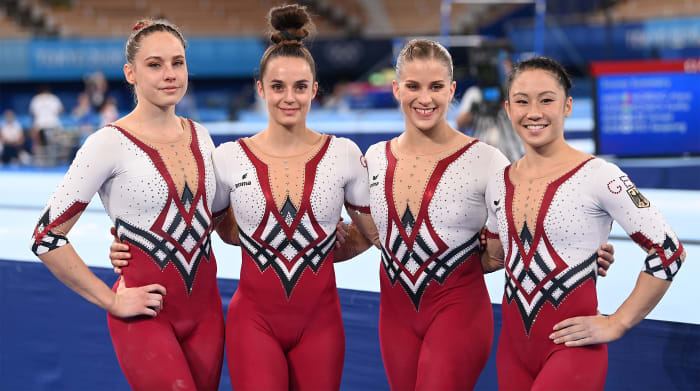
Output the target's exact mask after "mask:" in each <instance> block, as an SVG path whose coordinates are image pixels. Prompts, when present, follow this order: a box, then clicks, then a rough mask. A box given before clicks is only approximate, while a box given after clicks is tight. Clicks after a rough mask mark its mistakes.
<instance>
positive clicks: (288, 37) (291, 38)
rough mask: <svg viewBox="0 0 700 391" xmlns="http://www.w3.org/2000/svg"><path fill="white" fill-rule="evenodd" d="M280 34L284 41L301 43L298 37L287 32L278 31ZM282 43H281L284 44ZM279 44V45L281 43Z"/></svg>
mask: <svg viewBox="0 0 700 391" xmlns="http://www.w3.org/2000/svg"><path fill="white" fill-rule="evenodd" d="M280 34H282V36H283V37H284V38H285V39H284V41H296V42H301V39H299V38H298V37H296V36H294V35H292V34H291V33H290V32H289V31H280ZM284 41H282V42H284ZM282 42H280V43H282Z"/></svg>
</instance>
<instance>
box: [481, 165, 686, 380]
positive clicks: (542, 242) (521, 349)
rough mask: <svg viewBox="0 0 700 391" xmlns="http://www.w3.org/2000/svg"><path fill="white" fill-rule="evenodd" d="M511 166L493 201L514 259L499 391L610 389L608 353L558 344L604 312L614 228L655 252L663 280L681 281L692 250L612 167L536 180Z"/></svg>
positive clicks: (652, 260)
mask: <svg viewBox="0 0 700 391" xmlns="http://www.w3.org/2000/svg"><path fill="white" fill-rule="evenodd" d="M511 167H512V166H509V167H507V168H505V169H504V170H503V171H502V172H500V173H499V174H498V175H497V176H494V178H493V179H492V180H491V181H490V182H489V185H488V189H487V196H486V198H487V204H488V206H489V223H488V236H489V237H490V238H496V237H500V240H501V243H502V244H503V248H504V252H505V254H506V256H505V276H506V278H505V291H504V297H503V310H502V311H503V328H502V330H501V336H500V340H499V346H498V357H497V363H498V383H499V388H500V389H501V390H530V389H531V390H602V389H603V387H604V385H605V377H606V372H607V363H608V360H607V346H606V345H605V344H597V345H589V346H584V347H566V346H565V345H564V344H561V345H557V344H554V342H553V341H552V340H550V339H549V335H550V334H551V333H552V332H553V329H552V328H553V326H554V325H555V324H557V323H559V322H561V321H563V320H565V319H568V318H571V317H575V316H588V315H595V314H596V313H597V306H598V300H597V296H596V289H595V282H596V276H597V264H596V259H597V250H598V249H599V248H600V246H601V245H602V244H603V243H605V242H606V241H607V238H608V235H609V233H610V228H611V225H612V222H613V219H614V220H615V221H617V222H618V223H619V224H620V225H621V226H622V228H623V229H624V230H625V231H626V232H627V233H628V234H629V235H630V236H631V237H632V239H633V240H634V241H635V242H637V243H638V244H639V245H640V246H641V247H642V248H644V249H645V250H646V251H649V250H650V249H652V248H653V249H656V254H658V255H650V256H649V257H648V258H647V261H646V263H645V268H644V271H645V272H647V273H649V274H651V275H653V276H654V277H658V278H662V279H668V280H670V279H671V278H672V277H673V275H675V273H676V272H677V271H678V268H679V267H680V263H681V260H680V256H681V253H682V252H683V246H682V245H681V243H680V242H679V241H678V238H677V237H676V235H675V234H674V233H673V231H672V230H671V228H670V227H669V225H668V224H667V223H666V222H665V220H664V219H663V217H662V216H661V214H660V213H659V211H658V210H657V209H656V208H655V207H654V206H653V205H650V203H649V201H647V200H646V198H644V196H642V195H641V193H639V191H638V190H637V188H636V187H635V186H634V183H632V181H631V180H630V179H629V178H628V177H627V175H625V174H624V173H623V172H622V171H621V170H620V169H619V168H618V167H617V166H615V165H613V164H610V163H607V162H605V161H603V160H601V159H596V158H590V159H588V160H586V161H584V162H582V163H580V164H578V165H577V166H576V167H574V168H571V167H568V168H566V167H564V168H562V170H560V171H559V172H558V173H553V174H552V175H549V176H545V177H541V178H532V179H525V178H523V179H519V178H514V177H513V174H512V173H509V172H510V171H511ZM565 170H568V171H565ZM533 230H534V232H533Z"/></svg>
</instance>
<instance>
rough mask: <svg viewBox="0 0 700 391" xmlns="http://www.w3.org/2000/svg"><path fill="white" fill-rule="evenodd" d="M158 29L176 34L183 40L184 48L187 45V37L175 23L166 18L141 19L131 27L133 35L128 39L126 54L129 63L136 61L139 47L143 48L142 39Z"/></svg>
mask: <svg viewBox="0 0 700 391" xmlns="http://www.w3.org/2000/svg"><path fill="white" fill-rule="evenodd" d="M156 31H164V32H167V33H170V34H172V35H174V36H175V37H176V38H177V39H179V40H180V42H182V47H183V48H186V47H187V42H186V41H185V38H183V37H182V33H180V29H179V28H178V27H177V26H175V25H174V24H172V23H170V22H169V21H167V20H165V19H155V18H147V19H141V20H139V21H138V22H136V24H134V27H133V28H132V29H131V35H129V39H127V40H126V49H125V54H126V61H127V62H128V63H129V64H133V63H134V57H136V53H138V51H139V49H140V48H141V40H142V39H143V38H144V37H146V36H148V35H150V34H152V33H155V32H156Z"/></svg>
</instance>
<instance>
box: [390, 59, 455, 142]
mask: <svg viewBox="0 0 700 391" xmlns="http://www.w3.org/2000/svg"><path fill="white" fill-rule="evenodd" d="M400 72H401V74H400V75H399V79H398V80H394V81H393V83H392V86H393V89H394V97H396V100H398V101H399V104H400V105H401V110H402V111H403V113H404V117H405V120H406V127H407V128H408V127H413V128H416V129H418V130H420V131H427V130H430V129H433V128H434V127H435V126H437V125H439V124H443V123H446V122H447V119H446V118H447V110H448V108H449V104H450V102H451V101H452V97H453V96H454V92H455V86H456V83H455V82H454V81H452V79H451V78H450V76H449V72H448V69H447V67H446V66H445V64H443V63H441V62H440V61H438V60H435V59H427V60H412V61H409V62H407V63H405V64H404V65H403V68H402V69H401V70H400Z"/></svg>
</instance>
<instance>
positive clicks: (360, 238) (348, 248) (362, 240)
mask: <svg viewBox="0 0 700 391" xmlns="http://www.w3.org/2000/svg"><path fill="white" fill-rule="evenodd" d="M371 246H372V242H370V241H369V239H367V238H366V237H365V235H364V234H362V232H360V230H359V229H358V228H357V225H355V224H350V226H349V228H348V236H347V238H346V239H345V243H343V245H342V246H340V248H338V249H336V250H335V251H334V252H333V262H342V261H347V260H348V259H351V258H354V257H356V256H357V255H360V254H362V253H363V252H365V251H366V250H367V249H368V248H370V247H371Z"/></svg>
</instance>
